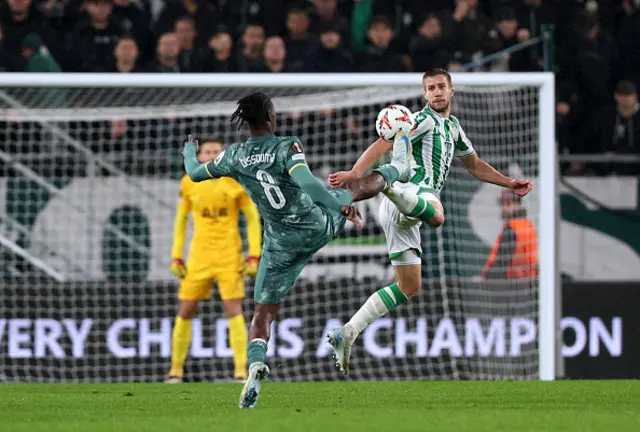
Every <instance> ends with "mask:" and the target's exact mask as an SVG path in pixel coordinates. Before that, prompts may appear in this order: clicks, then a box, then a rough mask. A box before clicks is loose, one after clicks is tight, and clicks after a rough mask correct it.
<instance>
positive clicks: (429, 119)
mask: <svg viewBox="0 0 640 432" xmlns="http://www.w3.org/2000/svg"><path fill="white" fill-rule="evenodd" d="M413 117H414V120H415V122H416V126H415V128H414V129H413V131H412V132H411V134H410V136H409V138H410V139H411V145H412V146H413V161H412V164H411V167H412V168H413V170H414V171H415V175H414V176H413V177H412V178H411V182H412V183H415V184H417V185H419V186H420V187H421V188H425V189H430V190H434V191H436V192H440V191H441V190H442V187H443V186H444V181H445V180H446V179H447V175H448V174H449V168H450V167H451V162H452V161H453V157H454V156H456V157H464V156H469V155H470V154H473V153H474V151H475V150H474V149H473V146H472V145H471V141H469V139H468V138H467V136H466V135H465V133H464V131H463V130H462V127H460V122H459V121H458V119H457V118H455V117H454V116H449V118H448V119H446V118H444V117H442V116H441V115H440V114H438V113H437V112H435V111H433V110H432V109H430V108H429V107H428V106H426V107H424V109H423V110H422V111H418V112H416V113H414V114H413Z"/></svg>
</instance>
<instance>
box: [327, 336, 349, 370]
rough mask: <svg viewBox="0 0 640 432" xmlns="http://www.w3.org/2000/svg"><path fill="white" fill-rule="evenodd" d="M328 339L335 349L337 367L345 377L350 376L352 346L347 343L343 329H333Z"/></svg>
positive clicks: (334, 357)
mask: <svg viewBox="0 0 640 432" xmlns="http://www.w3.org/2000/svg"><path fill="white" fill-rule="evenodd" d="M327 339H328V340H329V344H330V345H331V348H332V349H333V359H334V360H335V362H336V367H337V368H338V369H339V370H340V372H342V373H343V374H345V375H349V358H350V356H351V345H352V343H347V340H346V338H345V336H344V332H343V330H342V328H338V329H333V330H331V331H330V332H329V333H327Z"/></svg>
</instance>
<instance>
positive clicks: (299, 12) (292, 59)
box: [285, 5, 317, 70]
mask: <svg viewBox="0 0 640 432" xmlns="http://www.w3.org/2000/svg"><path fill="white" fill-rule="evenodd" d="M310 24H311V21H310V20H309V15H308V12H307V10H306V9H305V8H304V7H303V6H298V5H295V6H293V7H291V8H290V9H289V11H288V12H287V30H288V31H289V33H288V34H287V36H286V38H285V45H286V48H287V61H288V62H289V64H290V65H291V68H292V69H293V70H301V69H302V67H303V65H304V59H305V57H306V56H307V54H308V53H309V52H310V51H312V50H313V49H315V47H316V45H317V41H316V40H315V38H314V37H313V36H312V35H311V33H309V26H310Z"/></svg>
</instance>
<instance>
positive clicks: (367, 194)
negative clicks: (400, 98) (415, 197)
mask: <svg viewBox="0 0 640 432" xmlns="http://www.w3.org/2000/svg"><path fill="white" fill-rule="evenodd" d="M410 155H411V143H410V141H409V138H408V137H407V135H405V134H404V133H403V132H398V134H397V135H396V137H395V139H394V141H393V151H392V156H391V163H390V164H387V165H383V166H381V167H380V168H376V169H375V170H374V172H372V173H371V174H368V175H366V176H364V177H362V178H360V179H357V180H351V181H348V182H345V183H344V184H343V185H342V188H344V189H346V190H348V191H349V193H350V194H351V197H352V199H353V202H356V201H363V200H366V199H369V198H372V197H374V196H376V195H377V194H378V193H380V192H382V191H384V190H385V189H388V188H389V187H390V186H391V185H392V184H393V183H395V182H396V181H400V182H407V181H409V179H410V178H411V172H412V170H411V167H410V164H409V160H410Z"/></svg>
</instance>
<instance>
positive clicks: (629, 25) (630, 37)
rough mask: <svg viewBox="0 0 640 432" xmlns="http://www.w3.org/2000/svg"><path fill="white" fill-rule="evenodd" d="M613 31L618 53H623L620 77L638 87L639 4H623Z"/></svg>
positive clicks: (639, 83) (639, 79) (639, 74)
mask: <svg viewBox="0 0 640 432" xmlns="http://www.w3.org/2000/svg"><path fill="white" fill-rule="evenodd" d="M615 29H616V33H614V34H615V35H616V36H617V41H618V46H619V48H620V52H622V53H624V55H623V56H621V57H622V64H621V70H622V75H621V76H623V77H627V78H629V79H631V80H632V81H633V82H634V83H635V85H636V86H637V87H640V2H637V1H635V2H632V1H631V0H626V1H624V2H623V7H622V10H621V11H620V13H619V17H618V20H617V22H616V27H615Z"/></svg>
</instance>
